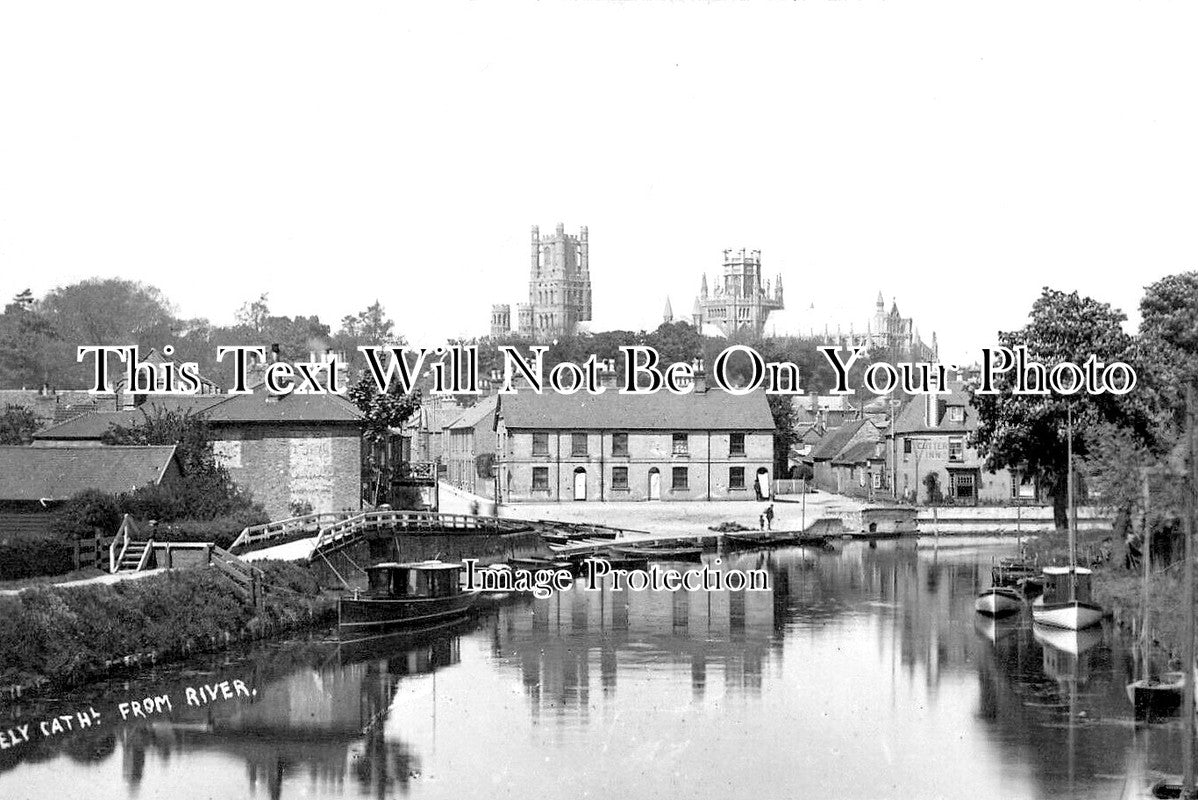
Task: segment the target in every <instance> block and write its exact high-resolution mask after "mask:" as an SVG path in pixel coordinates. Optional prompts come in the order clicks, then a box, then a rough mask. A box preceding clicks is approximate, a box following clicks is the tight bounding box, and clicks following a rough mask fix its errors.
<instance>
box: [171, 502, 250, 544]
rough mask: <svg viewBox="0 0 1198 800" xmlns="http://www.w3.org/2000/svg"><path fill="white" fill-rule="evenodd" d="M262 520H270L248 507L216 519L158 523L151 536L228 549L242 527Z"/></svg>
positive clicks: (239, 533)
mask: <svg viewBox="0 0 1198 800" xmlns="http://www.w3.org/2000/svg"><path fill="white" fill-rule="evenodd" d="M264 522H270V518H269V517H268V516H267V514H266V512H265V511H262V510H261V509H249V510H244V511H241V512H239V513H236V514H230V515H228V516H224V517H217V518H216V519H208V520H178V521H176V522H170V523H160V524H159V525H158V526H157V527H156V528H154V533H153V536H154V539H155V541H159V542H213V543H214V544H216V545H217V546H218V547H223V548H225V549H228V547H229V545H231V544H233V540H234V539H236V538H237V537H238V536H240V535H241V531H242V530H243V529H245V528H246V527H248V526H250V525H260V524H262V523H264Z"/></svg>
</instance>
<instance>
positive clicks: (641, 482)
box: [495, 376, 774, 502]
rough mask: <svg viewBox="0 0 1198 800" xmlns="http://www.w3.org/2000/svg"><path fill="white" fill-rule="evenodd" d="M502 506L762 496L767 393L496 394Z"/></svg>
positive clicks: (699, 382) (767, 459)
mask: <svg viewBox="0 0 1198 800" xmlns="http://www.w3.org/2000/svg"><path fill="white" fill-rule="evenodd" d="M495 430H496V433H497V436H498V439H497V448H498V449H497V452H498V453H499V459H498V491H499V493H500V497H499V500H501V501H502V502H557V501H565V500H577V501H590V500H601V501H602V500H676V501H685V500H753V499H755V498H757V497H758V496H759V495H758V494H757V491H758V490H760V491H761V492H762V495H764V496H768V495H769V494H770V487H771V477H772V476H771V470H772V467H773V446H774V443H773V434H774V421H773V416H772V415H771V413H770V409H769V404H768V403H767V402H766V398H765V395H764V394H763V393H760V392H754V393H752V394H748V395H733V394H729V393H727V392H723V391H707V389H706V381H705V379H704V378H703V377H702V376H699V377H697V378H696V382H695V388H694V391H693V392H691V393H690V394H683V395H677V394H672V393H669V392H665V391H661V392H655V393H653V394H619V393H617V392H615V391H613V390H611V389H609V390H607V391H606V392H604V393H602V394H598V395H590V394H584V393H581V392H580V393H577V394H572V395H562V394H555V393H545V394H533V393H530V392H524V393H517V394H509V395H501V396H500V398H499V404H498V407H497V410H496V414H495Z"/></svg>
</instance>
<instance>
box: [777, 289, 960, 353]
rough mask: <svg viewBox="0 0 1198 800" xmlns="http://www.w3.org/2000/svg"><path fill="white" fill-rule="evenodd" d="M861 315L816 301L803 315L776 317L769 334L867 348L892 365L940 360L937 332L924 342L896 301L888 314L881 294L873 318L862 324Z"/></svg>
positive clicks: (785, 313) (911, 319)
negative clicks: (930, 339) (896, 362)
mask: <svg viewBox="0 0 1198 800" xmlns="http://www.w3.org/2000/svg"><path fill="white" fill-rule="evenodd" d="M859 313H860V312H856V313H854V312H853V311H852V310H851V309H846V308H844V307H842V306H839V305H838V306H829V307H825V306H823V305H822V304H817V303H815V302H814V301H813V302H811V303H810V304H809V305H808V306H807V307H806V308H804V309H802V310H801V311H794V312H783V313H782V314H775V315H774V316H772V317H771V318H770V324H769V327H768V328H767V331H766V333H767V335H769V336H775V337H777V336H799V337H803V338H811V339H818V340H819V341H821V342H823V343H825V344H831V345H837V346H839V347H864V348H866V349H868V350H870V351H873V352H874V353H876V354H880V357H883V358H886V359H887V360H889V361H891V362H895V361H935V360H936V359H937V357H938V355H939V344H938V343H937V341H936V334H935V332H933V333H932V341H931V343H930V344H929V343H926V342H924V340H923V338H922V337H921V336H920V335H919V329H918V328H917V327H915V320H914V319H913V318H912V317H904V316H903V315H902V314H901V313H900V312H899V308H898V302H897V301H894V300H892V301H891V304H890V310H889V311H887V310H886V301H885V300H884V299H883V298H882V293H881V292H878V299H877V301H876V302H875V303H874V312H873V314H872V315H871V316H868V317H866V318H865V319H864V320H862V319H861V317H860V316H857V314H859ZM854 317H855V318H856V322H854V321H853V320H854ZM846 321H847V324H846Z"/></svg>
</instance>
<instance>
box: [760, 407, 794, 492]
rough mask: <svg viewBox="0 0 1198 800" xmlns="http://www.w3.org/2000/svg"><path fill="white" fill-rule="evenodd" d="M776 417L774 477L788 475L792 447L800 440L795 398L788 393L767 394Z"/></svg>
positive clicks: (771, 409)
mask: <svg viewBox="0 0 1198 800" xmlns="http://www.w3.org/2000/svg"><path fill="white" fill-rule="evenodd" d="M766 398H767V400H768V401H769V405H770V414H771V415H772V416H773V418H774V477H776V478H782V477H786V476H787V474H788V473H789V470H790V448H791V447H792V446H793V445H794V444H795V443H797V442H798V441H799V434H798V431H797V429H796V426H797V424H798V422H799V419H798V414H797V413H796V412H795V407H794V402H793V398H792V397H790V396H788V395H778V394H771V395H767V396H766Z"/></svg>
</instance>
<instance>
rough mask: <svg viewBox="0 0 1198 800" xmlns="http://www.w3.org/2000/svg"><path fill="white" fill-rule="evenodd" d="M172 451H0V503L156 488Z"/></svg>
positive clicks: (119, 448) (116, 448) (117, 448)
mask: <svg viewBox="0 0 1198 800" xmlns="http://www.w3.org/2000/svg"><path fill="white" fill-rule="evenodd" d="M174 458H175V447H174V446H173V445H172V446H168V447H136V446H133V447H126V446H121V445H114V446H111V447H0V500H34V501H36V500H64V499H66V498H68V497H70V496H72V495H74V494H77V493H79V492H81V491H83V490H85V489H98V490H99V491H102V492H106V493H108V494H120V493H122V492H128V491H131V490H132V489H136V488H138V487H140V486H145V485H146V484H148V483H155V484H156V483H160V482H161V481H162V477H163V475H165V474H166V470H167V467H168V466H170V463H171V461H172V460H174Z"/></svg>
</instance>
